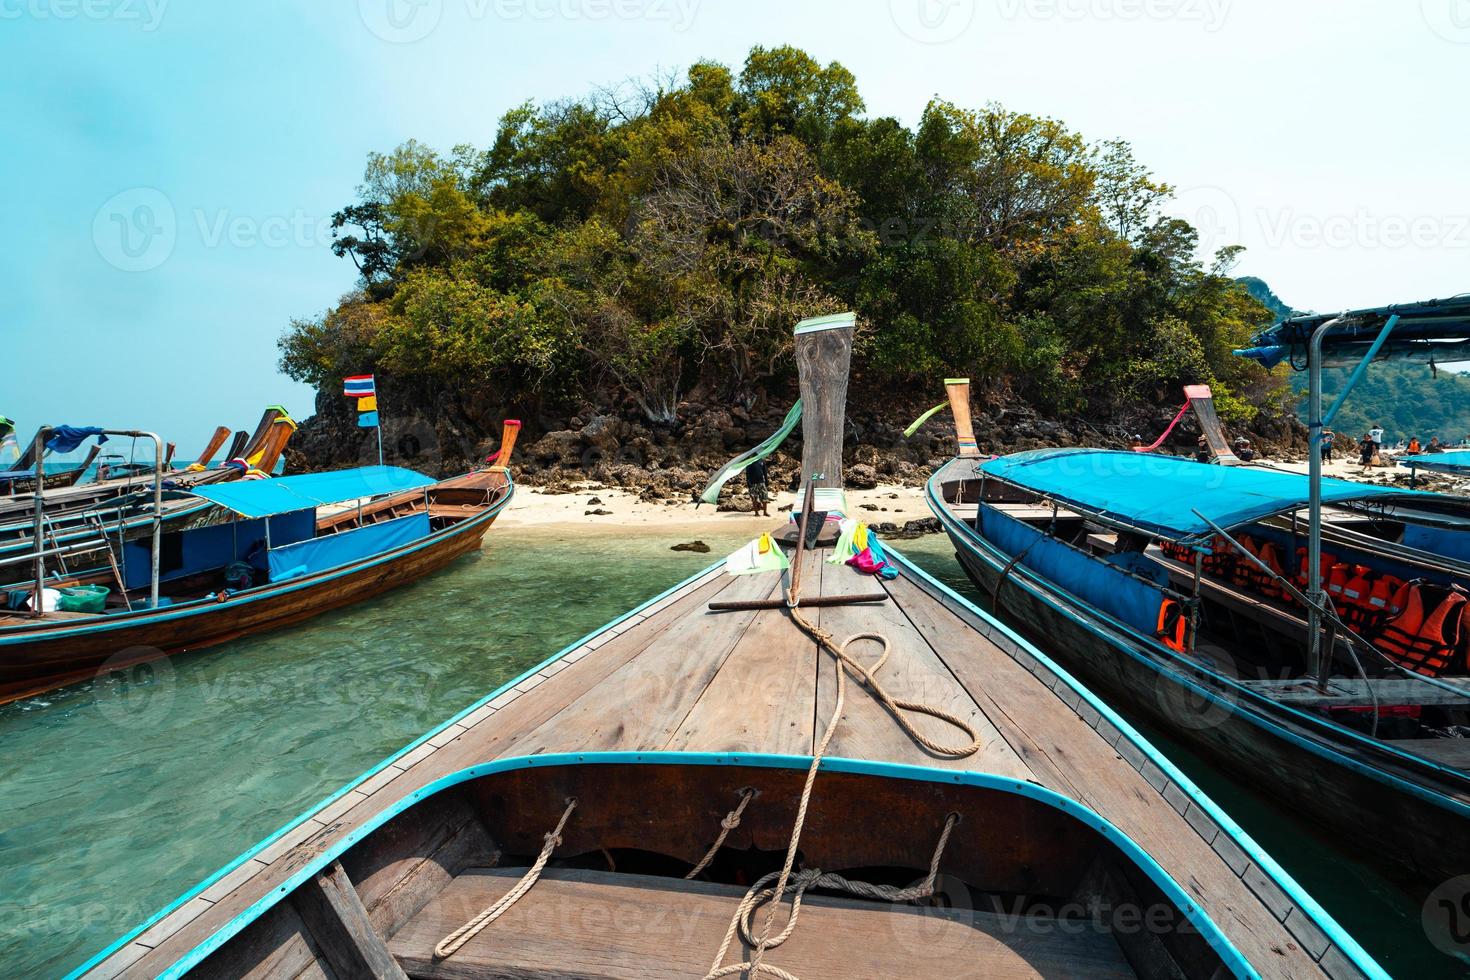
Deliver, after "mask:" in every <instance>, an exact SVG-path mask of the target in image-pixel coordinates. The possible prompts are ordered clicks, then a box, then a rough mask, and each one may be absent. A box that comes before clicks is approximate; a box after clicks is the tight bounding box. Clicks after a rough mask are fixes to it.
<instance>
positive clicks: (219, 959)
mask: <svg viewBox="0 0 1470 980" xmlns="http://www.w3.org/2000/svg"><path fill="white" fill-rule="evenodd" d="M320 958H321V948H320V947H318V946H317V944H316V941H315V940H314V939H313V938H312V937H311V936H310V935H309V934H308V933H307V931H306V925H305V923H303V922H302V921H301V917H300V916H299V915H297V914H296V910H295V909H294V908H293V907H292V906H291V903H290V902H283V903H282V904H280V905H277V906H276V907H275V908H273V909H271V910H270V911H269V912H267V913H265V914H264V915H262V916H261V917H260V918H259V919H256V920H255V921H254V922H252V923H251V924H250V925H248V926H246V927H245V928H244V929H243V930H241V932H240V934H239V935H238V936H236V937H235V938H234V939H232V940H231V941H230V942H228V943H226V944H225V945H224V946H222V947H221V948H220V949H218V950H216V951H215V952H213V953H211V954H210V955H209V956H207V957H206V958H205V960H204V962H202V963H200V964H199V965H198V966H196V967H195V968H194V969H192V970H190V971H189V976H190V978H191V980H227V978H228V980H263V978H266V977H297V976H310V975H312V971H313V970H315V971H316V975H318V976H321V975H326V976H334V974H332V973H331V970H330V968H327V967H323V966H322V965H321V963H320ZM157 973H158V971H157V970H154V971H152V972H151V973H148V974H146V975H148V976H156V975H157ZM343 980H346V978H343Z"/></svg>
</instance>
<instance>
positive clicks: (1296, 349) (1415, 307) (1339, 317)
mask: <svg viewBox="0 0 1470 980" xmlns="http://www.w3.org/2000/svg"><path fill="white" fill-rule="evenodd" d="M1394 316H1396V317H1398V320H1397V321H1396V324H1395V326H1394V328H1393V331H1392V333H1391V334H1390V335H1389V336H1388V338H1387V339H1386V340H1385V342H1384V343H1383V345H1382V346H1380V347H1379V348H1378V349H1377V350H1376V351H1374V357H1375V359H1376V360H1389V359H1399V360H1411V361H1420V362H1424V363H1429V364H1446V363H1449V362H1452V361H1463V360H1467V359H1470V295H1462V296H1454V297H1451V298H1450V299H1431V300H1425V301H1424V302H1420V303H1399V304H1397V305H1394V306H1377V307H1372V308H1369V309H1363V310H1348V311H1346V312H1343V313H1303V314H1299V315H1297V316H1293V317H1288V318H1287V319H1285V320H1282V321H1281V322H1280V323H1278V324H1276V325H1275V326H1274V327H1271V328H1270V329H1269V330H1263V331H1261V332H1260V333H1258V334H1256V335H1255V336H1254V337H1252V338H1251V340H1250V346H1249V347H1245V348H1242V349H1240V350H1237V351H1236V352H1235V353H1236V354H1237V355H1238V356H1240V357H1248V358H1251V359H1252V360H1256V361H1260V362H1261V363H1262V364H1263V365H1265V366H1266V367H1268V368H1271V367H1275V366H1276V365H1277V364H1280V363H1281V362H1282V361H1284V360H1287V359H1288V358H1289V359H1291V360H1293V361H1295V362H1304V360H1305V358H1306V354H1307V345H1308V343H1309V342H1310V341H1311V339H1312V332H1313V331H1315V330H1316V329H1317V328H1318V327H1320V326H1322V325H1323V324H1326V323H1330V322H1332V321H1334V320H1336V321H1338V322H1337V324H1336V326H1334V327H1332V329H1330V330H1328V331H1327V332H1326V333H1325V334H1324V335H1323V338H1322V365H1323V366H1324V367H1348V366H1352V365H1355V364H1357V363H1358V362H1359V361H1360V360H1362V358H1363V356H1364V355H1365V354H1367V353H1368V352H1369V350H1370V349H1372V347H1373V341H1374V340H1375V339H1376V338H1377V337H1378V334H1379V332H1380V331H1381V330H1382V329H1383V325H1384V324H1385V323H1387V322H1388V319H1389V317H1394Z"/></svg>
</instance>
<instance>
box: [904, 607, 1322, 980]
mask: <svg viewBox="0 0 1470 980" xmlns="http://www.w3.org/2000/svg"><path fill="white" fill-rule="evenodd" d="M888 587H889V589H890V590H891V591H892V592H893V593H894V594H895V596H896V597H899V598H901V599H902V601H903V605H904V608H905V609H908V610H911V611H916V610H921V609H923V608H925V607H924V606H922V605H921V604H920V603H918V602H917V601H912V597H913V596H916V595H923V594H924V593H923V590H921V589H920V588H919V586H917V585H916V584H914V583H912V582H909V581H906V580H904V579H902V578H900V579H898V580H897V581H895V582H891V583H889V585H888ZM949 618H950V619H951V620H954V621H955V622H957V623H959V625H960V626H963V623H962V622H961V621H959V620H958V618H957V617H956V616H955V615H954V614H953V613H950V616H949ZM921 628H922V629H925V630H931V631H937V630H940V629H942V630H944V631H945V632H946V633H947V634H950V636H949V638H947V639H940V638H936V640H935V649H936V650H938V651H939V654H940V656H941V657H942V658H943V659H944V661H945V663H946V664H948V666H949V667H950V669H951V670H953V671H954V672H955V675H956V676H957V677H959V678H960V680H961V681H962V682H963V683H964V684H965V686H966V687H967V688H968V689H969V690H970V691H972V692H975V693H976V695H977V696H982V697H987V696H988V698H989V699H990V702H991V706H990V707H991V711H992V717H994V718H996V721H997V724H999V725H1001V727H1002V729H1003V730H1004V731H1005V732H1006V735H1007V737H1008V738H1010V739H1011V740H1012V741H1013V742H1014V743H1015V744H1017V745H1022V744H1025V745H1029V747H1030V749H1029V752H1027V757H1028V759H1031V761H1033V764H1034V765H1033V768H1034V769H1035V771H1036V773H1037V775H1038V777H1039V778H1040V781H1041V783H1042V785H1045V786H1049V787H1050V788H1052V789H1056V790H1057V791H1059V792H1062V793H1064V794H1066V795H1068V796H1070V797H1072V798H1073V799H1075V800H1077V801H1078V802H1080V803H1083V804H1085V805H1086V806H1089V807H1091V808H1092V809H1093V810H1095V811H1096V812H1098V813H1100V814H1103V815H1105V816H1106V817H1107V818H1108V819H1109V820H1110V821H1112V822H1113V823H1114V824H1115V825H1117V826H1118V828H1119V829H1120V830H1122V831H1123V832H1124V833H1125V834H1127V835H1129V836H1130V837H1131V838H1132V839H1133V840H1134V841H1135V842H1136V843H1137V844H1138V845H1139V846H1140V847H1142V848H1143V849H1144V850H1145V851H1147V852H1148V854H1149V855H1150V856H1151V857H1153V859H1154V860H1155V861H1157V862H1158V863H1159V864H1160V865H1161V866H1162V867H1163V868H1164V870H1165V871H1167V872H1168V873H1169V874H1170V875H1171V876H1172V877H1173V878H1174V880H1175V881H1177V882H1178V883H1179V884H1180V886H1181V887H1183V888H1184V889H1185V890H1186V891H1187V892H1189V893H1190V894H1191V895H1192V896H1194V898H1195V899H1196V901H1198V902H1199V903H1200V905H1201V907H1202V908H1205V909H1207V910H1208V911H1209V913H1210V915H1211V917H1212V918H1213V919H1214V921H1215V922H1216V924H1217V925H1219V926H1220V928H1221V929H1222V930H1224V932H1225V934H1226V935H1227V936H1229V938H1230V940H1231V941H1232V942H1233V943H1234V944H1235V945H1236V947H1237V948H1239V949H1240V950H1241V952H1242V953H1243V954H1244V956H1245V957H1246V959H1247V960H1249V961H1250V963H1251V965H1252V966H1254V967H1255V968H1256V969H1257V970H1258V971H1259V972H1260V973H1261V974H1262V975H1263V976H1298V977H1301V976H1316V975H1320V973H1321V971H1320V969H1319V968H1318V967H1317V964H1316V963H1315V961H1314V960H1313V959H1312V958H1311V956H1310V954H1309V953H1307V952H1306V951H1305V950H1303V949H1302V947H1301V946H1300V944H1298V943H1297V942H1296V941H1295V940H1294V939H1293V938H1292V937H1291V935H1290V933H1288V932H1287V931H1286V929H1285V927H1283V926H1282V925H1281V923H1280V921H1278V919H1277V918H1276V917H1275V916H1274V915H1273V914H1272V913H1271V911H1270V910H1269V909H1268V908H1267V907H1266V906H1264V905H1263V904H1262V903H1261V901H1260V899H1258V898H1257V897H1256V895H1255V893H1254V892H1252V891H1251V890H1250V888H1249V887H1248V886H1247V885H1246V884H1245V882H1244V881H1242V880H1241V878H1239V877H1237V876H1236V873H1235V871H1234V870H1232V869H1231V867H1230V866H1229V864H1227V863H1226V861H1225V859H1224V858H1223V857H1222V856H1221V855H1220V854H1218V853H1216V852H1215V851H1214V850H1213V849H1212V848H1211V846H1210V844H1209V842H1207V841H1206V840H1205V839H1204V838H1203V837H1201V836H1200V834H1199V833H1198V832H1197V831H1196V830H1195V829H1194V827H1193V826H1192V825H1191V824H1190V823H1189V821H1188V820H1187V819H1186V818H1185V816H1184V813H1185V812H1187V810H1188V806H1187V805H1186V804H1184V803H1183V802H1182V799H1183V797H1182V792H1181V791H1180V789H1179V788H1178V787H1177V786H1175V785H1174V784H1173V783H1165V784H1164V788H1165V790H1166V791H1169V792H1171V793H1173V794H1177V795H1179V796H1180V797H1181V802H1180V804H1179V805H1177V806H1176V805H1175V804H1173V803H1171V802H1170V801H1169V799H1167V798H1166V797H1165V796H1164V795H1162V794H1161V793H1160V792H1159V791H1158V790H1156V789H1155V788H1154V787H1153V786H1152V785H1151V784H1150V783H1149V782H1148V780H1147V779H1146V778H1145V777H1144V775H1143V774H1142V773H1141V772H1140V771H1139V770H1138V769H1135V767H1134V766H1133V765H1131V764H1130V763H1129V762H1128V761H1127V760H1126V759H1125V758H1124V757H1123V754H1122V753H1130V754H1136V750H1134V749H1133V747H1132V746H1131V745H1130V744H1127V743H1124V742H1119V743H1118V745H1119V748H1118V749H1114V747H1113V746H1111V745H1109V744H1108V743H1107V742H1106V741H1105V740H1104V739H1103V738H1102V737H1101V736H1100V735H1098V734H1097V732H1096V731H1095V730H1093V729H1092V728H1091V726H1089V725H1088V724H1087V723H1086V722H1085V721H1083V719H1082V718H1081V716H1080V715H1078V714H1077V712H1076V711H1074V710H1073V709H1072V708H1070V707H1068V706H1067V704H1066V702H1064V701H1063V700H1062V699H1061V698H1060V697H1059V696H1058V695H1057V694H1056V693H1055V692H1053V691H1052V690H1050V689H1049V688H1047V687H1045V686H1044V685H1042V684H1040V683H1039V682H1038V681H1037V680H1036V678H1035V677H1033V676H1032V675H1031V673H1030V672H1029V671H1027V670H1026V669H1025V668H1024V667H1022V666H1021V665H1020V664H1018V663H1017V662H1016V661H1015V660H1013V659H1012V658H1011V657H1010V656H1009V655H1007V654H1006V653H1005V651H1003V650H1001V649H1000V648H998V647H996V646H995V645H994V644H991V643H971V644H969V645H963V644H961V643H959V642H958V641H957V639H956V638H955V634H956V633H957V632H958V630H957V627H956V626H952V625H949V624H948V623H946V621H945V620H944V618H942V617H935V619H934V621H933V622H932V623H929V624H925V625H922V626H921ZM1037 755H1040V756H1042V757H1044V761H1043V760H1042V759H1038V758H1036V756H1037ZM1145 768H1147V767H1146V766H1145ZM1253 868H1254V866H1253V865H1251V866H1248V870H1250V869H1253Z"/></svg>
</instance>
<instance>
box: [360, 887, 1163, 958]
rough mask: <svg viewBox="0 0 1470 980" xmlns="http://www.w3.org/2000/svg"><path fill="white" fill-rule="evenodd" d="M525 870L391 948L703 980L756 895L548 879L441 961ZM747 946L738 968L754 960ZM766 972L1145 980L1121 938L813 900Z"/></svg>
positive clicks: (406, 932) (436, 916) (418, 922)
mask: <svg viewBox="0 0 1470 980" xmlns="http://www.w3.org/2000/svg"><path fill="white" fill-rule="evenodd" d="M520 874H521V871H520V870H519V869H504V870H501V869H476V870H474V871H471V872H467V873H466V874H464V875H462V876H461V877H459V878H458V879H456V880H455V882H454V883H453V884H452V885H451V886H450V887H449V888H447V889H445V891H444V892H443V893H442V894H441V895H440V896H439V897H438V898H436V899H435V900H434V901H433V902H432V903H430V905H429V906H427V907H425V909H424V911H423V912H422V913H421V914H420V915H418V916H416V917H415V918H414V919H413V921H411V922H410V923H408V924H407V925H406V926H404V928H403V931H402V932H400V933H399V935H398V936H396V937H395V938H394V939H393V941H392V942H391V943H390V944H389V946H390V948H391V949H392V951H393V952H394V953H395V954H396V955H397V956H398V957H399V958H400V959H401V961H402V962H403V964H404V966H405V967H406V968H407V969H408V970H409V972H410V973H412V974H413V975H414V976H415V977H425V978H436V980H437V978H443V980H467V978H472V977H474V978H478V977H488V976H494V977H511V978H516V980H531V978H542V977H545V978H551V977H568V976H573V977H579V978H603V977H607V978H612V977H618V978H622V977H630V976H638V977H647V978H661V980H674V978H681V980H682V978H685V977H691V976H695V977H697V976H703V975H704V973H705V972H706V971H707V970H708V969H709V965H710V960H711V958H712V957H713V956H714V954H715V951H716V950H717V949H718V948H719V944H720V940H721V939H722V938H723V936H724V932H725V928H726V926H727V924H728V923H729V921H730V914H731V912H732V911H733V909H734V907H735V904H736V903H737V901H738V900H739V898H740V896H741V895H742V894H743V892H744V890H743V889H741V888H739V887H738V886H731V885H717V884H712V883H709V882H696V881H688V882H685V881H677V880H670V879H665V878H659V879H651V878H647V877H644V876H637V875H620V874H612V873H608V872H601V871H582V870H572V869H549V870H548V871H546V873H545V874H543V875H542V877H541V879H540V881H538V882H537V883H536V886H535V887H534V888H533V889H531V891H530V892H528V893H527V894H526V895H525V896H524V897H522V898H521V900H520V901H518V902H517V903H516V904H515V905H512V906H511V907H510V909H508V910H507V911H506V912H505V913H504V914H503V915H502V916H501V918H500V919H498V920H497V921H496V922H495V923H493V924H492V925H490V926H488V927H487V928H486V929H485V930H484V931H483V932H481V933H480V934H479V935H478V936H476V937H474V938H473V939H471V940H470V941H469V942H468V943H466V944H465V945H464V947H462V948H461V949H460V950H459V951H458V952H456V953H455V954H454V955H452V956H450V957H448V958H446V959H444V960H437V961H436V960H435V959H434V958H433V955H432V951H433V947H434V945H435V944H437V943H438V942H439V941H440V940H441V939H443V938H444V936H446V935H448V934H449V933H451V932H453V931H454V930H455V929H457V928H459V927H460V926H461V925H463V924H464V923H465V922H466V921H467V920H468V919H469V918H471V917H472V916H474V915H475V914H477V913H478V912H480V911H481V910H482V909H484V908H485V907H486V906H488V905H489V904H491V903H492V902H493V901H495V900H496V899H497V898H498V897H499V896H500V895H502V894H504V893H505V892H506V891H507V890H509V888H510V887H511V885H513V884H514V883H515V881H516V880H517V879H518V878H519V876H520ZM746 955H748V954H747V951H745V950H744V949H742V948H741V945H740V943H739V942H738V941H737V942H736V944H735V946H734V947H733V948H732V950H731V954H730V955H729V956H728V957H727V960H726V964H727V965H728V964H730V963H734V962H737V959H736V957H737V956H738V957H740V958H742V959H743V958H745V956H746ZM766 962H768V963H771V964H772V965H774V966H779V967H781V968H782V969H784V970H788V971H790V972H792V973H794V974H795V975H797V976H800V977H801V978H802V980H850V978H852V977H898V976H949V975H953V974H954V972H955V964H957V963H962V964H964V969H963V974H964V975H965V976H984V977H991V978H999V980H1012V978H1033V977H1043V976H1044V977H1089V978H1104V980H1106V978H1122V977H1129V978H1131V977H1133V976H1134V973H1133V971H1132V969H1131V968H1130V967H1129V966H1128V963H1127V961H1126V960H1125V959H1124V958H1123V955H1122V952H1121V951H1120V950H1119V948H1118V945H1117V943H1116V942H1115V941H1114V940H1113V938H1112V937H1111V936H1110V935H1107V934H1106V933H1103V932H1100V931H1098V930H1095V929H1063V928H1057V927H1056V925H1055V923H1053V922H1050V921H1048V922H1045V923H1038V924H1037V927H1036V928H1024V927H1022V928H1017V924H1016V923H1015V921H1014V920H1009V919H1005V918H1003V917H1001V916H996V915H992V914H989V913H985V912H976V911H971V910H959V909H940V908H917V907H913V906H909V905H889V904H886V903H880V902H863V901H857V900H853V899H848V898H832V897H828V896H819V895H815V894H811V893H809V894H808V895H807V896H806V898H805V900H804V901H803V903H802V907H801V918H800V920H799V922H798V923H797V927H796V930H795V931H794V932H793V933H792V935H791V938H790V939H788V940H787V941H786V942H785V943H784V944H783V945H782V946H780V947H779V948H778V949H775V950H772V951H771V952H770V953H768V954H767V957H766Z"/></svg>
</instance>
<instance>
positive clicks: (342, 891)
mask: <svg viewBox="0 0 1470 980" xmlns="http://www.w3.org/2000/svg"><path fill="white" fill-rule="evenodd" d="M291 904H292V905H293V906H294V907H295V908H296V911H297V913H298V914H299V915H300V916H301V919H302V921H303V922H305V923H306V927H307V929H309V930H310V931H311V934H312V936H313V938H315V939H316V941H317V945H318V946H319V947H320V948H321V951H322V958H323V959H325V960H326V961H327V963H328V964H329V965H330V966H331V968H332V972H333V973H336V974H337V975H339V976H343V977H371V978H373V980H408V975H407V974H406V973H404V972H403V969H402V968H401V967H400V966H399V965H398V961H397V960H395V959H394V958H393V954H392V953H390V952H388V946H387V944H386V943H384V942H383V937H382V936H380V935H378V932H377V930H376V929H374V928H373V924H372V923H371V922H369V921H368V914H367V909H366V908H364V907H363V904H362V899H361V898H359V897H358V895H357V890H356V889H354V888H353V887H352V882H351V881H349V880H348V879H347V872H346V871H344V870H342V862H340V861H333V862H332V863H331V865H330V866H329V867H328V868H326V869H325V870H324V871H322V872H321V873H320V874H317V875H315V876H313V877H312V878H310V879H308V880H307V881H305V882H303V883H302V884H301V887H300V888H297V889H296V891H294V892H292V894H291Z"/></svg>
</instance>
